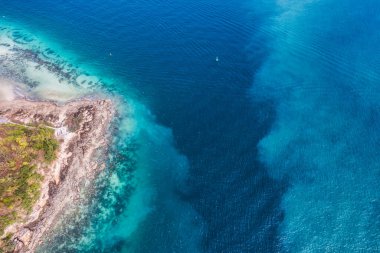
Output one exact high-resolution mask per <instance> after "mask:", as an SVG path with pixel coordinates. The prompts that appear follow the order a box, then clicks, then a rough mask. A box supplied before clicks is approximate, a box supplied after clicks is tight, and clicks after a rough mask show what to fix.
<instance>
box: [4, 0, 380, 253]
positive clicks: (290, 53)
mask: <svg viewBox="0 0 380 253" xmlns="http://www.w3.org/2000/svg"><path fill="white" fill-rule="evenodd" d="M379 11H380V3H379V2H378V1H374V0H363V1H354V0H343V1H337V0H257V1H253V0H236V1H222V0H209V1H205V0H192V1H190V0H161V1H158V0H140V1H136V0H111V1H99V0H94V1H84V0H66V1H62V0H56V1H46V0H24V1H19V0H14V1H5V0H0V77H1V78H3V77H5V78H13V79H16V80H17V81H22V82H24V83H27V84H28V92H29V93H30V94H31V95H32V96H34V97H38V98H39V99H51V100H56V101H60V102H64V101H67V100H70V99H75V98H77V97H80V96H88V95H91V94H99V93H100V94H103V95H104V96H110V97H112V98H114V99H115V101H116V100H117V101H119V104H120V107H119V112H120V114H119V117H118V118H117V119H116V120H115V122H114V129H115V130H114V136H113V141H112V145H111V148H110V154H109V157H108V161H107V164H108V166H107V168H106V169H105V170H104V171H103V172H102V174H100V175H99V176H98V178H97V180H96V182H95V188H96V194H95V196H93V197H92V198H91V201H90V204H89V205H86V206H82V207H80V209H81V211H80V212H78V214H77V215H76V216H75V217H71V218H70V219H68V220H62V221H60V222H59V224H58V226H57V229H56V230H55V232H54V233H52V234H50V235H49V236H48V237H47V240H46V241H45V242H44V243H43V244H42V245H41V247H40V248H39V249H38V252H128V253H129V252H132V253H148V252H149V253H150V252H152V253H153V252H154V253H161V252H162V253H169V252H170V253H171V252H173V253H174V252H177V253H187V252H188V253H196V252H205V253H219V252H221V253H222V252H224V253H240V252H241V253H247V252H260V253H262V252H380V190H379V179H380V131H379V130H380V32H379V31H378V28H379V27H380V18H379V15H378V13H379ZM14 45H16V46H17V48H19V49H20V50H21V51H20V52H23V55H24V59H23V60H20V59H16V58H12V53H10V52H8V51H7V48H8V49H9V48H10V47H12V46H14ZM30 62H38V63H39V71H31V70H30V66H34V65H33V64H32V65H30ZM49 71H50V72H49ZM59 79H62V80H61V81H58V80H59ZM68 80H69V81H68Z"/></svg>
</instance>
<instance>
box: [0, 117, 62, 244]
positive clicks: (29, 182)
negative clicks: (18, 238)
mask: <svg viewBox="0 0 380 253" xmlns="http://www.w3.org/2000/svg"><path fill="white" fill-rule="evenodd" d="M58 145H59V143H58V141H57V140H56V139H55V138H54V130H53V129H51V128H48V127H46V126H23V125H17V124H0V236H2V235H3V233H4V229H5V228H6V227H7V226H8V225H10V224H12V223H14V222H15V221H16V220H17V219H19V218H21V217H22V216H23V215H25V214H27V213H28V212H30V211H31V209H32V207H33V204H34V203H35V201H36V200H37V199H38V198H39V196H40V184H41V181H42V179H43V177H42V176H41V175H40V174H39V173H38V171H37V168H38V167H37V166H38V165H39V164H49V163H51V162H52V161H53V160H54V159H55V158H56V151H57V148H58ZM0 244H1V243H0ZM0 246H1V245H0Z"/></svg>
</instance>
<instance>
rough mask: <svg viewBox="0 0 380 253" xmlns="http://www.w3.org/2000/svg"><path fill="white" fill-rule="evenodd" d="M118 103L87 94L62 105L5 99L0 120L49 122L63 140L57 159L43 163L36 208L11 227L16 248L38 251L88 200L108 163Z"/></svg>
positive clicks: (57, 135)
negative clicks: (59, 223)
mask: <svg viewBox="0 0 380 253" xmlns="http://www.w3.org/2000/svg"><path fill="white" fill-rule="evenodd" d="M114 116H115V107H114V104H113V103H112V101H110V100H108V99H82V100H77V101H72V102H68V103H66V104H64V105H57V104H55V103H53V102H40V101H28V100H25V99H18V100H12V101H0V119H1V121H0V123H1V122H3V123H4V122H12V123H16V124H23V125H26V124H44V125H48V126H49V127H51V128H53V129H54V130H55V136H56V138H57V139H58V140H59V141H60V149H59V153H58V155H57V159H56V161H54V163H53V164H51V166H49V167H48V168H43V167H41V168H39V173H40V174H41V175H43V177H44V180H43V183H42V188H41V195H40V198H39V200H38V201H37V203H36V204H35V205H34V207H33V210H32V212H31V213H30V214H29V215H28V216H27V217H26V218H25V219H24V220H23V221H20V222H19V223H16V224H13V225H11V226H9V227H8V228H7V229H6V233H11V234H12V238H11V240H12V241H13V242H14V244H15V251H14V252H34V251H35V249H36V248H37V247H38V245H40V244H41V243H42V242H43V241H44V240H45V239H46V236H47V234H48V233H49V232H51V231H52V230H53V229H54V225H55V223H56V221H57V219H58V218H59V217H60V216H61V215H62V214H64V213H65V214H67V213H68V212H70V211H74V210H75V209H76V207H77V206H78V204H79V203H81V202H83V201H86V196H87V194H88V192H89V191H91V186H92V185H93V180H94V178H95V177H96V175H97V174H98V173H99V172H100V171H101V170H102V169H103V168H104V166H105V160H106V159H104V158H105V157H104V156H105V155H106V151H107V147H108V144H109V140H110V134H109V133H110V131H109V130H110V125H111V121H112V119H113V118H114Z"/></svg>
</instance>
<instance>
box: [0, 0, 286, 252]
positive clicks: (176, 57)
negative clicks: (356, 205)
mask: <svg viewBox="0 0 380 253" xmlns="http://www.w3.org/2000/svg"><path fill="white" fill-rule="evenodd" d="M0 2H1V1H0ZM3 5H4V8H3V9H2V10H1V11H0V14H4V15H6V16H7V17H8V16H9V18H14V19H16V18H17V19H18V20H20V21H21V22H22V21H23V22H24V23H26V24H29V25H30V27H31V29H32V30H33V29H36V30H39V29H41V30H42V31H44V32H45V33H47V34H48V35H52V36H53V37H54V38H56V39H57V40H58V41H59V42H60V43H62V44H63V45H65V46H66V47H67V48H70V49H71V50H74V51H76V52H78V54H79V55H80V56H81V57H82V59H83V61H84V62H86V63H87V62H90V63H91V64H92V65H93V66H95V67H99V68H101V69H103V70H104V72H105V73H107V74H109V75H110V76H115V77H117V78H119V80H122V82H120V83H115V84H113V85H114V87H111V89H112V90H118V91H123V90H124V89H123V86H124V85H125V83H128V84H130V85H132V86H133V87H134V88H135V89H136V90H137V93H138V94H137V96H138V97H139V98H140V99H141V100H142V101H143V102H144V103H146V104H147V105H148V106H149V108H150V109H151V110H152V111H153V113H154V114H155V115H156V116H157V120H158V122H160V123H161V124H163V125H165V126H168V127H169V128H171V129H172V131H173V135H174V139H175V145H176V147H177V148H178V150H179V151H180V152H181V153H183V154H184V155H186V157H187V158H188V159H189V163H190V178H189V188H188V187H186V188H184V189H183V188H179V189H176V191H175V192H174V193H173V194H174V195H175V196H176V197H177V198H179V199H181V200H182V201H184V202H186V203H188V204H190V205H191V206H192V207H194V208H195V210H196V211H197V213H198V214H199V216H200V217H199V222H201V223H202V225H203V229H204V230H202V231H200V232H201V233H202V236H203V238H202V241H201V247H202V250H203V251H205V252H252V251H257V252H277V251H279V243H278V241H277V239H278V238H277V234H276V231H277V227H278V224H279V223H280V222H281V219H282V212H281V210H280V208H279V202H280V198H281V195H282V192H283V191H284V186H283V185H282V184H281V183H279V182H276V181H274V180H272V179H270V178H269V177H268V176H267V175H266V172H265V170H264V168H263V167H262V166H261V164H260V163H259V162H258V161H257V160H258V159H257V149H256V145H257V143H258V141H259V140H260V139H261V138H262V137H263V136H264V135H265V133H266V132H267V130H268V128H269V126H270V125H271V122H272V120H273V117H274V113H273V111H272V106H271V104H270V103H267V104H252V102H251V101H250V99H249V95H248V89H249V88H250V86H251V83H252V79H253V76H254V74H255V70H256V68H258V67H259V66H260V64H261V62H262V60H263V58H265V55H266V47H265V45H264V44H265V43H264V42H265V41H262V38H261V37H257V39H255V40H254V41H253V42H252V37H254V36H253V35H254V33H255V32H256V31H258V30H259V28H260V25H261V24H262V22H263V21H262V20H261V19H262V18H264V17H266V16H267V15H269V14H268V13H267V12H260V13H259V14H260V15H258V13H255V12H254V13H253V14H252V13H251V9H249V8H248V6H249V3H248V1H238V2H236V1H234V2H232V1H231V2H229V1H219V0H213V1H201V0H197V1H173V0H167V1H153V0H151V1H148V0H144V1H128V2H127V1H112V2H107V3H104V1H95V2H94V1H93V2H88V1H58V2H55V3H54V4H52V3H46V1H43V0H36V1H26V2H23V4H17V3H15V2H11V3H3ZM52 13H54V15H52ZM252 43H254V44H253V45H252ZM110 53H112V56H110ZM252 55H254V56H252ZM216 59H218V60H216ZM122 95H123V94H122ZM124 95H125V96H128V95H129V94H124ZM158 185H159V184H158ZM161 198H162V199H158V200H157V202H158V203H162V202H160V201H164V199H165V198H166V196H161ZM169 214H170V212H169V211H168V210H165V209H158V210H157V212H155V213H153V214H152V215H151V216H150V217H149V218H148V219H147V221H146V222H145V223H144V224H142V225H141V229H140V230H138V231H137V232H136V234H138V235H139V236H137V235H136V236H135V238H140V239H139V240H138V241H139V242H141V244H140V245H137V246H136V245H133V246H131V245H132V244H133V242H130V241H128V240H125V238H124V237H121V238H120V240H119V242H117V243H115V244H113V245H112V246H110V247H111V248H108V250H109V251H111V252H112V251H115V252H117V251H121V250H122V249H125V248H128V247H134V248H136V249H138V250H139V251H138V252H173V249H176V250H179V249H180V247H181V243H180V242H179V240H178V238H176V236H175V235H174V234H171V233H169V232H168V231H170V226H176V227H177V228H178V227H180V226H181V224H180V222H178V223H177V224H175V223H171V222H170V221H168V220H169V219H170V217H171V216H170V215H169ZM173 231H175V230H173ZM198 232H199V231H193V233H198ZM190 233H191V232H190ZM152 238H153V239H152ZM146 241H149V242H150V243H145V242H146ZM160 242H161V245H160ZM99 243H101V242H99ZM155 245H156V246H158V247H159V248H158V249H159V250H157V248H155V247H154V246H155ZM182 252H183V251H182Z"/></svg>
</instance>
